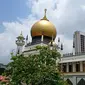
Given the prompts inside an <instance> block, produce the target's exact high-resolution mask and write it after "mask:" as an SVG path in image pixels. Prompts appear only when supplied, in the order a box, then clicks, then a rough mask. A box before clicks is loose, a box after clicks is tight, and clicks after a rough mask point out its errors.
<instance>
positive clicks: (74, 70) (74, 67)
mask: <svg viewBox="0 0 85 85" xmlns="http://www.w3.org/2000/svg"><path fill="white" fill-rule="evenodd" d="M73 72H76V63H75V62H73Z"/></svg>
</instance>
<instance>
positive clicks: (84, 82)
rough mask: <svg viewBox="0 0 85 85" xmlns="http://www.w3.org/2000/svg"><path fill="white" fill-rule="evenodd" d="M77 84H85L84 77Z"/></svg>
mask: <svg viewBox="0 0 85 85" xmlns="http://www.w3.org/2000/svg"><path fill="white" fill-rule="evenodd" d="M77 85H85V80H84V79H81V80H80V81H79V82H78V84H77Z"/></svg>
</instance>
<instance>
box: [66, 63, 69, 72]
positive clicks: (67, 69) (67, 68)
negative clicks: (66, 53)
mask: <svg viewBox="0 0 85 85" xmlns="http://www.w3.org/2000/svg"><path fill="white" fill-rule="evenodd" d="M66 65H67V66H66V72H69V63H67V64H66Z"/></svg>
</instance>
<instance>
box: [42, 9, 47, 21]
mask: <svg viewBox="0 0 85 85" xmlns="http://www.w3.org/2000/svg"><path fill="white" fill-rule="evenodd" d="M44 12H45V14H44V17H43V18H42V19H41V20H47V21H49V20H48V19H47V17H46V12H47V9H44Z"/></svg>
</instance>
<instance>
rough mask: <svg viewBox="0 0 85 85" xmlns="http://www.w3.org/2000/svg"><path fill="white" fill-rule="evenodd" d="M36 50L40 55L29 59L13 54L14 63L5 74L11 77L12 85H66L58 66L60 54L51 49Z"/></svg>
mask: <svg viewBox="0 0 85 85" xmlns="http://www.w3.org/2000/svg"><path fill="white" fill-rule="evenodd" d="M36 49H37V50H39V54H32V55H29V56H28V57H25V56H24V55H19V56H14V55H13V54H12V58H11V59H12V62H11V63H9V64H8V67H7V70H6V72H5V73H6V75H7V76H10V85H21V82H24V83H26V84H27V85H30V84H31V85H64V82H63V80H62V79H61V75H60V74H59V71H58V66H57V64H56V60H58V59H59V58H60V53H59V52H57V50H50V48H49V47H40V46H37V47H36ZM65 85H66V84H65Z"/></svg>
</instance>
